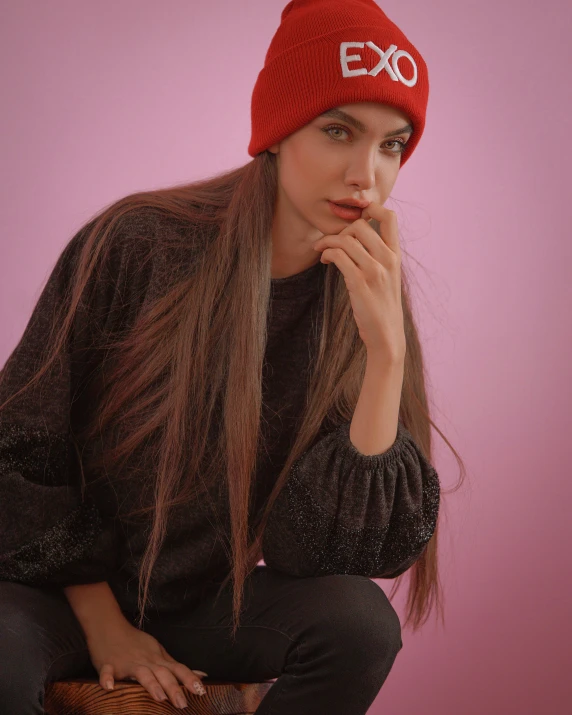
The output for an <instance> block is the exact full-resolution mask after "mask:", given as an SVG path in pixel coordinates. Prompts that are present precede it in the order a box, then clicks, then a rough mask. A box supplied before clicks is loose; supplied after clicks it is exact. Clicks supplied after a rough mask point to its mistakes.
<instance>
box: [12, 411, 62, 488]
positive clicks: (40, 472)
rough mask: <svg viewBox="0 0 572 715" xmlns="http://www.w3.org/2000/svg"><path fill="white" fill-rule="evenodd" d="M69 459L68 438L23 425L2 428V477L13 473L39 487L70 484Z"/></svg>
mask: <svg viewBox="0 0 572 715" xmlns="http://www.w3.org/2000/svg"><path fill="white" fill-rule="evenodd" d="M67 459H68V439H67V437H66V436H65V435H62V434H53V433H50V432H48V431H47V430H46V429H41V430H40V429H35V428H32V427H30V426H26V427H22V426H21V425H19V424H0V474H7V473H8V472H12V471H13V472H19V473H20V474H21V475H22V476H23V477H24V479H26V480H28V481H31V482H34V483H37V484H48V485H54V486H55V485H57V484H66V481H65V475H66V473H67ZM39 477H41V481H39Z"/></svg>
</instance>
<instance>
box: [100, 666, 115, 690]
mask: <svg viewBox="0 0 572 715" xmlns="http://www.w3.org/2000/svg"><path fill="white" fill-rule="evenodd" d="M114 681H115V678H114V676H113V666H112V665H108V664H105V665H104V666H102V668H101V670H100V671H99V684H100V685H101V687H102V688H105V690H113V685H114Z"/></svg>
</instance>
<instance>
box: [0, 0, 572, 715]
mask: <svg viewBox="0 0 572 715" xmlns="http://www.w3.org/2000/svg"><path fill="white" fill-rule="evenodd" d="M285 4H286V0H280V1H278V0H252V1H251V2H237V1H236V0H232V1H231V0H210V1H209V2H208V3H198V2H192V1H191V2H189V1H188V0H186V1H183V0H163V2H161V3H157V2H150V1H148V0H147V1H143V0H139V1H138V2H135V1H134V0H122V1H121V2H117V1H115V0H114V1H113V2H111V1H110V0H97V2H95V1H94V2H85V1H84V2H77V1H76V0H66V1H64V0H52V1H51V2H49V3H46V2H39V1H36V2H31V1H30V0H19V1H18V2H12V3H5V4H4V8H3V13H2V15H3V18H2V28H1V29H0V40H1V41H0V52H1V53H2V55H3V56H2V58H1V59H2V68H3V71H2V85H1V90H2V92H1V97H2V105H3V110H2V115H1V119H0V121H1V123H2V126H1V131H0V142H1V144H2V146H1V149H2V167H3V170H2V174H1V177H2V191H1V202H2V209H1V211H0V221H1V223H2V226H1V231H0V242H1V243H0V248H1V262H0V311H1V315H0V320H1V326H2V330H1V339H0V343H1V344H0V364H4V361H5V359H6V358H7V357H8V355H9V353H10V352H11V351H12V349H13V348H14V346H15V345H16V343H17V341H18V340H19V338H20V336H21V334H22V331H23V330H24V327H25V325H26V323H27V321H28V319H29V317H30V314H31V310H32V308H33V306H34V304H35V301H36V300H37V298H38V296H39V294H40V290H41V287H42V286H43V284H44V281H45V279H46V278H47V276H48V274H49V273H50V271H51V269H52V267H53V264H54V263H55V261H56V259H57V257H58V255H59V253H60V252H61V250H62V249H63V247H64V245H65V244H66V243H67V242H68V241H69V239H70V238H71V236H72V234H73V233H74V232H75V231H76V230H77V229H78V228H79V227H80V226H81V225H82V224H83V223H84V222H85V221H86V220H87V219H88V218H89V217H90V216H91V215H92V214H93V213H94V212H96V211H98V210H99V209H100V208H102V207H103V206H104V205H106V204H108V203H109V202H112V201H114V200H116V199H118V198H119V197H121V196H124V195H125V194H127V193H131V192H133V191H139V190H144V189H153V188H157V187H162V186H167V185H170V184H174V183H178V182H183V181H189V180H192V179H196V178H201V177H204V176H207V175H210V174H213V173H215V172H218V171H221V170H223V169H229V168H231V167H236V166H238V165H241V164H243V163H245V162H246V161H248V160H249V159H250V157H249V156H248V154H247V146H248V142H249V139H250V96H251V92H252V88H253V86H254V82H255V80H256V77H257V74H258V72H259V70H260V69H261V67H262V64H263V61H264V55H265V52H266V49H267V47H268V43H269V42H270V39H271V37H272V35H273V33H274V32H275V30H276V28H277V26H278V23H279V20H280V12H281V10H282V8H283V6H284V5H285ZM380 6H381V7H383V9H384V10H385V12H386V13H387V14H388V16H389V17H390V18H391V19H392V20H393V21H394V22H396V24H397V25H398V26H399V27H401V28H402V29H403V30H404V32H405V34H406V35H407V36H408V37H409V38H410V39H411V41H412V42H413V43H414V45H415V46H416V47H417V48H418V49H419V51H420V52H421V53H422V55H423V56H424V58H425V60H426V62H427V64H428V67H429V76H430V84H431V91H430V98H429V107H428V113H427V126H426V130H425V134H424V136H423V138H422V141H421V143H420V145H419V146H418V147H417V149H416V151H415V154H414V156H413V157H412V158H411V160H410V161H409V162H408V164H407V165H406V166H405V167H404V169H403V172H402V174H401V175H400V177H399V179H398V182H397V184H396V186H395V189H394V191H393V200H390V201H389V202H388V203H387V206H388V207H389V208H392V209H393V210H395V211H397V213H398V217H399V222H400V230H401V237H402V241H403V253H404V257H403V260H404V265H405V266H406V267H407V268H408V269H409V271H410V274H411V272H413V290H414V293H415V295H414V298H415V301H416V310H417V314H418V316H419V320H420V328H421V332H422V339H423V341H424V345H425V351H426V359H427V370H428V375H429V379H430V384H429V385H428V389H429V390H430V398H431V400H432V403H433V405H434V408H433V418H434V420H435V421H436V423H437V424H438V425H439V427H440V428H441V429H442V431H443V432H444V433H445V435H446V436H447V437H448V438H449V439H450V440H451V442H452V444H453V445H454V446H455V448H457V449H458V450H459V452H460V453H461V456H462V457H463V459H464V460H465V462H466V465H467V468H468V471H469V475H468V479H467V481H466V482H465V485H464V487H463V488H462V489H461V490H460V491H459V492H457V493H455V494H444V498H443V502H442V504H443V506H442V519H443V521H442V529H441V542H440V543H441V547H440V548H441V550H440V554H441V581H442V584H443V588H444V592H445V608H446V611H445V617H446V628H445V630H443V629H442V627H441V626H440V625H439V624H437V623H436V622H435V618H434V617H432V618H431V619H430V620H429V621H428V623H427V624H426V625H425V627H424V628H423V630H422V631H421V632H419V633H417V634H415V635H413V634H412V633H411V631H410V630H409V628H408V629H407V630H406V631H404V632H403V642H404V648H403V650H402V651H401V652H400V653H399V655H398V657H397V659H396V662H395V664H394V667H393V670H392V671H391V673H390V675H389V678H388V680H387V681H386V683H385V685H384V687H383V688H382V690H381V691H380V693H379V696H378V698H377V700H376V702H375V704H374V705H373V706H372V708H371V712H372V713H374V714H375V713H380V714H381V713H384V715H405V714H406V713H419V712H422V713H424V715H433V714H435V715H443V713H455V714H457V713H463V715H473V714H474V715H482V714H483V713H487V715H505V714H506V713H519V715H524V714H527V715H528V714H531V715H532V714H535V715H536V714H537V713H542V714H543V715H544V714H548V713H550V715H556V714H557V713H558V714H559V713H564V712H569V710H568V708H569V707H570V702H569V696H570V686H569V681H570V675H569V673H568V669H569V668H566V669H565V664H566V665H568V666H569V665H570V659H569V658H568V659H566V657H565V654H566V653H567V652H568V653H569V648H570V636H571V627H570V624H571V619H570V615H569V613H570V605H571V599H570V587H571V585H572V584H571V572H570V552H569V549H568V544H569V543H570V538H571V533H570V529H569V528H566V526H565V525H566V524H570V504H571V495H572V494H571V493H572V488H571V482H572V470H571V469H570V463H571V460H572V455H571V451H570V428H571V427H572V420H571V418H570V405H571V402H572V399H571V398H572V394H571V388H570V385H571V374H570V372H571V371H570V364H571V362H572V349H571V348H572V327H571V326H572V321H571V319H570V315H571V311H572V300H571V298H572V289H571V285H572V281H571V273H572V267H571V266H572V248H571V245H572V242H571V238H572V236H571V230H570V227H571V225H572V209H571V206H572V196H571V181H570V176H569V171H570V167H571V166H572V152H571V150H570V146H571V142H572V133H571V130H572V123H571V121H570V113H571V112H572V94H571V87H572V81H571V79H570V71H569V67H570V63H571V61H572V57H571V53H570V49H569V47H570V45H569V38H570V35H571V32H572V4H570V3H569V2H565V0H560V1H558V0H549V1H548V2H543V3H542V4H541V5H538V3H533V2H531V1H526V2H522V1H517V0H504V1H501V2H493V0H488V1H485V2H481V3H459V2H458V1H456V0H432V1H431V2H426V1H425V0H423V1H421V0H410V1H409V2H406V3H404V2H402V0H388V1H387V2H384V3H383V4H381V3H380ZM434 438H435V460H434V461H435V463H436V466H437V468H438V471H439V473H440V476H441V480H442V483H443V487H444V489H445V490H446V489H448V488H450V487H451V486H452V485H453V484H455V483H456V481H457V479H458V469H457V464H456V462H455V460H454V459H453V457H452V455H451V454H450V452H449V450H448V448H447V447H446V445H444V443H443V442H442V441H441V439H440V437H439V435H438V434H437V433H434ZM378 583H379V584H380V585H381V586H382V587H383V588H384V590H385V591H386V593H388V594H389V591H390V588H391V585H392V582H391V581H383V580H380V581H378ZM406 586H407V583H404V584H403V586H402V588H401V590H400V593H399V594H398V596H397V597H396V598H395V599H394V601H393V603H394V605H395V607H396V609H397V611H398V613H399V615H400V618H401V620H402V623H403V621H404V608H403V606H404V599H405V594H406ZM196 667H200V663H198V664H197V666H196ZM356 686H357V687H359V684H356Z"/></svg>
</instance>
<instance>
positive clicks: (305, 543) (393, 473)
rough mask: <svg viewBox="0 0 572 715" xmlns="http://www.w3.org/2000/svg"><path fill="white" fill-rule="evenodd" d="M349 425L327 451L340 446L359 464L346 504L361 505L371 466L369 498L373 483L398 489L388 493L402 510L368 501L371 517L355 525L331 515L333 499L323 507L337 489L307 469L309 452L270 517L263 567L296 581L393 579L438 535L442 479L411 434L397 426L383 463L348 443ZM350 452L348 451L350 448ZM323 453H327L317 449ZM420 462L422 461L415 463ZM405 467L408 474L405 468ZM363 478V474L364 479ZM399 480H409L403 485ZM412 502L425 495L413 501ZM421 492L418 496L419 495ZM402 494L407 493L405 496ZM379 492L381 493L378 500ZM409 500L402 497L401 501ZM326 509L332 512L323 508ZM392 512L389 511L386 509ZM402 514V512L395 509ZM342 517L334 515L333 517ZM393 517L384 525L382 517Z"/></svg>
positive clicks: (334, 436) (329, 478) (348, 483)
mask: <svg viewBox="0 0 572 715" xmlns="http://www.w3.org/2000/svg"><path fill="white" fill-rule="evenodd" d="M348 435H349V425H348V424H344V425H342V426H341V427H340V428H338V429H336V430H335V431H334V432H332V433H331V435H328V436H331V441H330V445H332V444H334V440H335V441H336V444H337V449H338V452H342V453H343V456H345V457H346V458H347V457H348V455H349V456H350V457H353V458H354V460H355V461H354V464H353V466H354V467H355V466H356V462H358V463H359V462H361V464H359V465H358V467H359V468H358V470H357V471H356V470H354V473H353V480H348V481H345V489H344V493H343V499H344V500H352V499H353V498H354V497H355V499H353V500H354V501H355V502H356V503H359V501H360V499H363V491H364V489H368V487H367V480H366V470H365V468H364V466H363V465H368V464H369V465H370V466H371V472H370V475H371V480H370V484H371V487H370V489H371V492H372V493H373V492H374V491H375V489H374V486H375V483H376V482H379V481H381V482H383V481H384V480H385V481H387V482H388V483H391V481H392V480H393V481H394V482H395V484H394V488H393V489H391V488H389V489H388V493H390V494H394V495H398V494H400V496H399V504H387V505H382V504H381V502H378V503H377V504H375V503H374V502H372V503H371V504H370V502H368V501H367V496H366V503H367V505H368V506H367V511H365V512H364V513H363V516H362V518H361V522H360V523H351V521H350V520H349V519H348V517H347V514H348V513H349V512H346V516H345V517H344V516H341V512H342V510H341V509H340V507H339V505H338V507H337V508H336V509H335V510H334V509H333V508H332V507H331V505H332V504H334V502H335V499H336V498H340V495H339V494H338V493H337V491H336V494H335V495H331V496H332V498H331V499H328V500H326V499H323V498H322V499H321V498H320V497H319V496H317V495H320V496H321V497H324V495H325V494H326V493H327V489H328V487H329V485H331V484H334V486H331V490H334V489H336V487H335V479H334V478H333V474H332V472H329V473H327V472H326V471H324V472H322V473H319V472H317V471H316V470H315V469H311V465H310V464H307V462H308V455H309V454H310V453H311V451H310V452H306V453H305V454H304V455H302V456H301V457H300V458H299V459H298V460H297V461H296V462H295V463H294V465H293V466H292V470H291V473H290V476H289V478H288V481H287V482H286V484H285V485H284V489H283V491H282V492H281V494H280V495H279V496H278V498H277V500H276V502H275V504H274V507H273V509H272V512H271V515H270V517H269V521H268V526H267V532H268V535H267V536H266V533H265V538H264V549H263V552H264V560H265V562H266V564H267V565H269V566H272V567H274V568H277V569H278V570H281V571H285V572H287V573H290V574H292V575H298V576H323V575H328V574H354V575H362V576H368V577H370V578H395V577H396V576H398V575H400V574H401V573H403V572H404V571H405V570H407V569H408V568H409V567H410V566H412V565H413V563H415V561H416V560H417V559H418V558H419V557H420V556H421V555H422V553H423V551H424V550H425V547H426V545H427V542H428V541H429V540H430V538H431V536H432V535H433V533H434V531H435V526H436V523H437V517H438V512H439V503H440V485H439V477H438V475H437V472H436V471H435V469H434V468H433V467H432V466H431V465H430V464H429V462H427V460H425V458H424V457H423V455H422V454H421V452H420V451H419V449H418V448H417V445H416V444H415V442H414V441H413V438H412V436H411V435H410V433H409V432H408V431H407V430H405V429H404V428H403V426H402V425H400V427H399V430H398V437H397V439H396V441H395V443H394V445H393V446H392V447H391V448H390V449H389V450H387V451H386V452H384V453H382V454H379V455H363V454H361V453H360V452H359V451H358V450H357V449H356V448H355V447H354V446H353V445H351V443H350V444H349V445H348V441H349V437H348ZM350 445H351V446H350ZM316 447H318V449H320V450H321V451H325V450H326V449H330V450H331V446H330V447H326V445H322V444H320V443H318V445H315V447H314V448H313V449H315V448H316ZM412 455H416V457H417V461H415V460H414V459H411V456H412ZM406 464H407V467H405V465H406ZM360 470H363V473H360ZM398 475H405V479H402V480H401V483H399V481H398ZM408 489H409V490H410V492H411V494H414V495H417V494H419V495H420V499H419V498H418V497H417V496H416V497H415V498H410V497H411V495H410V494H409V492H407V490H408ZM417 489H418V491H417ZM404 490H405V492H404ZM380 493H381V491H378V492H377V494H378V497H379V494H380ZM405 493H407V494H406V496H404V494H405ZM326 501H328V504H329V505H330V507H329V508H326V507H325V506H324V502H326ZM394 501H395V502H397V501H398V499H397V496H396V497H395V500H394ZM404 503H410V504H411V505H415V504H419V506H418V507H417V508H415V509H414V510H413V511H404V510H403V504H404ZM383 507H387V508H385V509H384V508H383ZM397 507H399V508H397ZM336 512H337V513H336ZM384 513H386V514H388V515H389V517H388V518H384V517H383V514H384Z"/></svg>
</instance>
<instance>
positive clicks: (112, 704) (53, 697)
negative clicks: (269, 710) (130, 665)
mask: <svg viewBox="0 0 572 715" xmlns="http://www.w3.org/2000/svg"><path fill="white" fill-rule="evenodd" d="M202 682H203V684H204V686H205V690H206V691H207V692H206V695H195V694H193V693H190V692H189V691H188V689H187V688H186V687H185V686H184V685H181V688H182V690H183V692H184V693H185V697H186V699H187V702H188V703H189V706H188V707H186V708H184V709H180V708H176V707H175V706H174V705H173V704H172V703H171V701H170V700H165V701H164V702H162V703H158V702H157V701H156V700H154V699H153V697H152V696H151V694H150V693H149V691H148V690H146V689H145V688H144V687H143V686H142V685H141V684H140V683H134V682H127V681H121V680H120V681H116V682H115V688H114V689H113V690H109V691H106V690H104V689H103V688H102V687H101V685H100V684H99V682H98V681H97V680H95V679H94V678H71V679H69V680H57V681H55V682H52V683H46V693H45V699H44V711H45V713H46V715H166V713H170V714H171V715H173V713H182V714H184V715H191V714H192V715H251V714H252V713H254V712H256V708H257V707H258V706H259V705H260V703H261V701H262V698H263V697H264V696H265V695H266V693H267V692H268V691H269V690H270V688H271V687H272V685H273V684H274V682H275V681H274V680H264V681H262V682H261V683H235V682H229V681H227V680H225V681H222V680H209V679H208V678H202Z"/></svg>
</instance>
